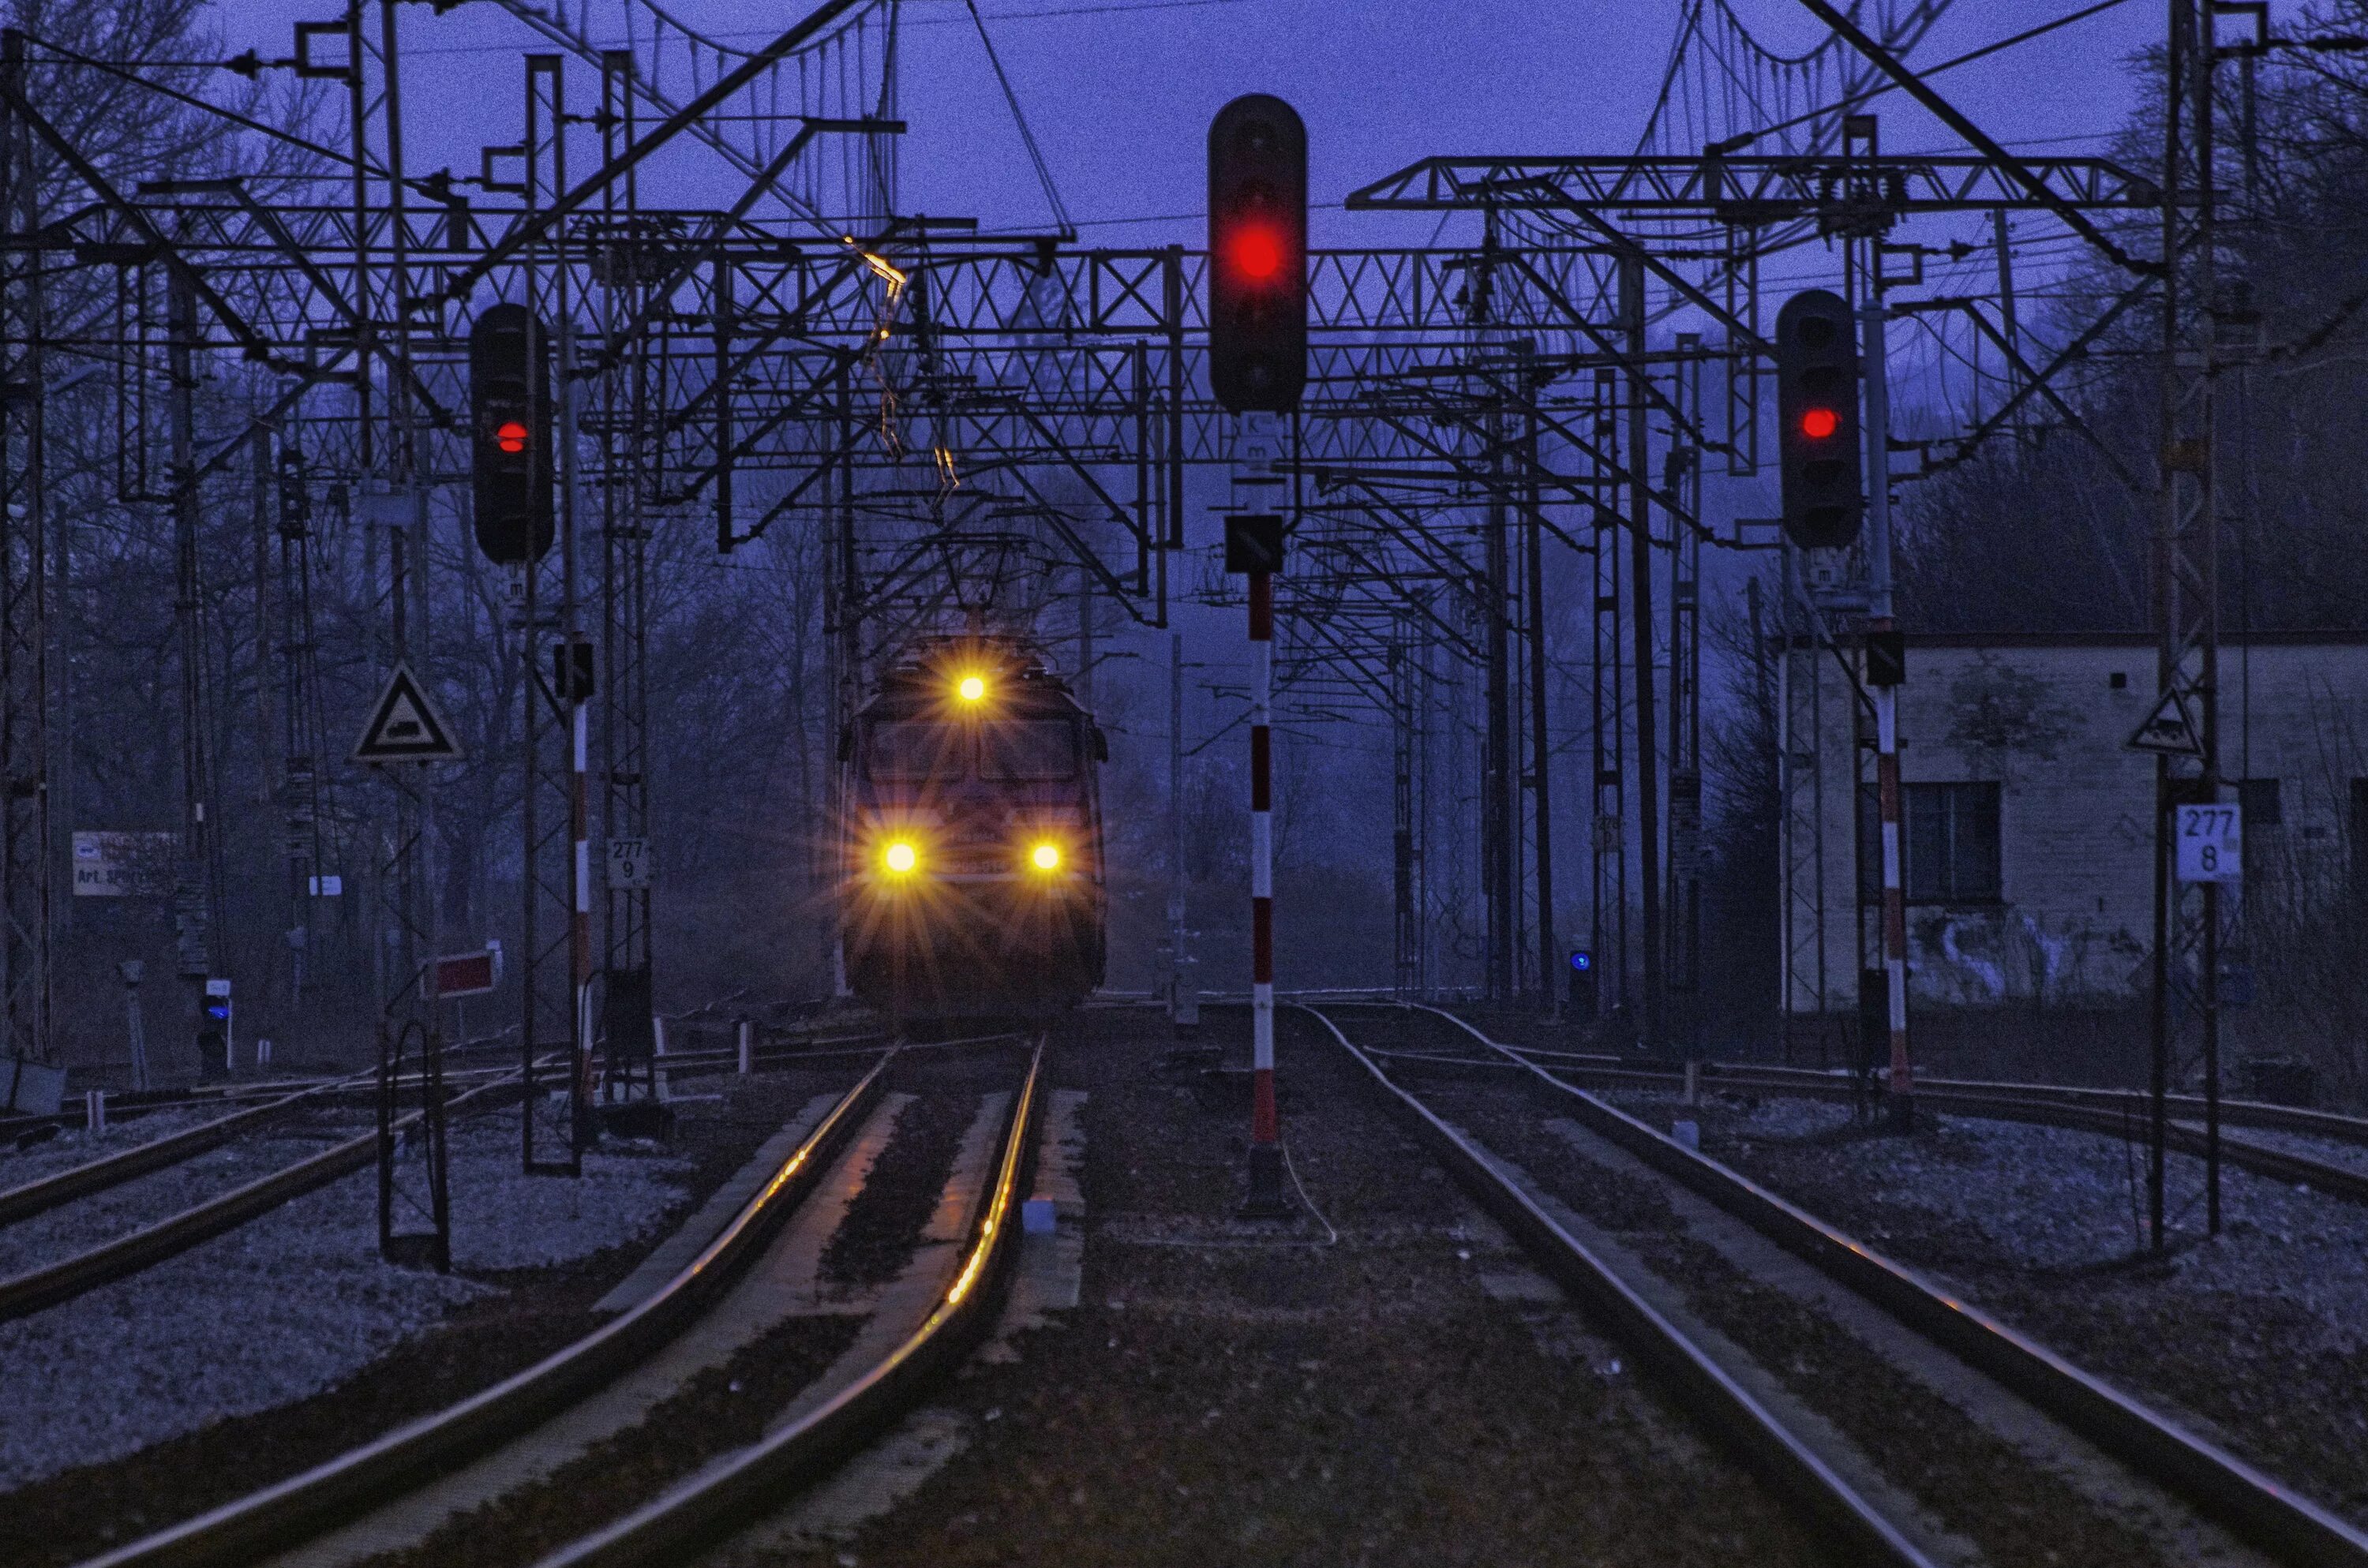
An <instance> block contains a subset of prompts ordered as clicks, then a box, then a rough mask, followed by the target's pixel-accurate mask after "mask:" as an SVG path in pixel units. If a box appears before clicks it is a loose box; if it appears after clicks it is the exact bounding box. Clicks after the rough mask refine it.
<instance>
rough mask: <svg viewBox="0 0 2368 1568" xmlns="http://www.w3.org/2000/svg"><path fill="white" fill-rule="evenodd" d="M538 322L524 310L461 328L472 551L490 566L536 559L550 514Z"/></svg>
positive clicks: (545, 364)
mask: <svg viewBox="0 0 2368 1568" xmlns="http://www.w3.org/2000/svg"><path fill="white" fill-rule="evenodd" d="M544 342H545V338H544V334H543V330H542V323H541V321H540V320H538V319H537V318H536V316H535V314H534V312H531V311H529V310H528V309H527V308H526V307H525V306H524V305H518V304H500V305H495V306H492V307H490V308H488V309H487V310H486V311H485V312H484V313H482V314H480V315H479V316H478V317H477V319H476V321H475V323H474V324H472V325H471V327H470V328H469V446H470V458H471V478H472V489H473V494H474V499H475V503H476V532H477V548H478V549H479V550H480V551H484V556H485V559H486V560H488V561H491V562H495V564H496V565H502V566H516V565H520V564H523V563H524V562H529V561H536V560H540V559H541V556H542V554H543V552H544V551H548V550H549V549H550V548H551V542H552V539H554V538H555V537H556V536H557V532H558V528H557V523H556V519H555V517H554V515H553V511H552V447H553V446H554V444H555V443H554V441H553V435H554V432H553V430H552V417H551V368H550V363H549V358H548V356H547V355H546V353H545V351H544Z"/></svg>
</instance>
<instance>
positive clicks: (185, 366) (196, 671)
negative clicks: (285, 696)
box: [165, 272, 230, 1074]
mask: <svg viewBox="0 0 2368 1568" xmlns="http://www.w3.org/2000/svg"><path fill="white" fill-rule="evenodd" d="M165 301H166V317H165V333H166V335H167V336H168V337H169V339H170V344H169V347H167V349H166V351H165V365H166V372H165V373H166V378H167V380H168V381H169V382H170V383H171V384H170V387H169V391H168V396H169V399H170V403H171V420H172V426H171V437H170V438H171V443H172V468H171V481H170V482H171V484H172V489H173V557H174V562H175V568H174V579H173V580H174V589H173V620H174V625H175V627H176V645H177V647H178V649H179V653H180V665H181V672H180V674H181V843H180V856H179V863H178V865H177V866H176V869H175V872H174V877H173V913H174V915H175V923H176V926H177V927H178V933H177V934H178V937H179V941H178V948H179V959H180V975H181V978H182V979H183V980H184V981H186V982H188V983H189V985H190V987H191V989H192V993H193V994H196V995H197V996H198V997H199V1003H200V1006H199V1008H198V1031H199V1032H198V1038H197V1041H196V1043H197V1045H198V1048H199V1062H198V1068H199V1072H200V1073H201V1074H213V1073H214V1072H216V1071H221V1072H224V1073H227V1072H228V1071H229V1069H230V1063H229V1061H228V1060H227V1051H228V1040H227V1038H226V1037H220V1036H214V1035H212V1033H211V1031H210V1030H208V1029H207V1028H206V1027H205V1013H204V1008H203V1006H202V1002H203V995H204V991H205V983H206V982H207V981H208V980H210V979H212V978H213V977H214V976H213V932H212V928H211V918H210V917H211V915H212V912H213V898H212V891H213V890H212V887H211V879H210V877H209V875H208V872H209V870H210V869H211V865H212V853H211V850H212V845H211V836H212V825H213V824H211V823H209V822H207V821H206V778H207V769H206V763H207V756H206V724H205V677H206V654H205V637H204V629H203V623H202V622H201V621H200V620H199V614H198V612H199V597H198V478H197V473H198V468H197V370H196V367H195V363H194V358H193V353H192V350H193V348H194V347H195V344H196V340H197V335H198V301H197V295H196V292H195V291H194V290H192V288H191V287H190V284H189V281H188V278H187V277H186V276H185V275H184V274H182V273H180V272H175V273H174V274H173V275H172V280H171V283H170V285H169V287H168V289H167V291H166V295H165ZM216 1038H220V1039H222V1040H223V1049H224V1052H225V1059H224V1060H222V1061H221V1062H216V1061H214V1060H213V1059H212V1057H211V1045H210V1043H209V1041H210V1040H211V1039H216Z"/></svg>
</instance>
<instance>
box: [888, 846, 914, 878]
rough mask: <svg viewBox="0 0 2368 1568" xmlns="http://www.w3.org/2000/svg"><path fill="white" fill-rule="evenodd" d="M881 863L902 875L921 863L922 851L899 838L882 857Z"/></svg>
mask: <svg viewBox="0 0 2368 1568" xmlns="http://www.w3.org/2000/svg"><path fill="white" fill-rule="evenodd" d="M880 863H881V864H882V865H883V866H885V867H887V868H888V869H890V870H892V871H894V872H895V873H896V874H897V875H898V876H900V877H901V876H903V875H904V874H905V872H907V871H909V870H911V869H913V868H914V867H916V866H917V865H919V864H920V863H921V856H920V851H918V850H916V849H915V848H914V847H913V846H911V845H909V844H907V843H905V841H904V840H903V839H898V840H897V841H896V842H895V843H894V844H892V845H890V846H888V848H887V852H886V853H884V854H882V856H881V857H880Z"/></svg>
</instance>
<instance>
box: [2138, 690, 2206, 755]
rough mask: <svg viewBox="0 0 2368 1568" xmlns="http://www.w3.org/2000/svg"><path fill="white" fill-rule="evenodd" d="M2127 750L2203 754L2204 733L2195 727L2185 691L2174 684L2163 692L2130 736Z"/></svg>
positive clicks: (2193, 714) (2164, 753)
mask: <svg viewBox="0 0 2368 1568" xmlns="http://www.w3.org/2000/svg"><path fill="white" fill-rule="evenodd" d="M2130 749H2131V750H2133V751H2151V752H2160V753H2162V754H2163V755H2165V756H2203V733H2202V732H2201V731H2199V730H2198V729H2196V727H2195V712H2194V710H2192V709H2191V708H2190V707H2188V705H2187V693H2185V692H2184V691H2181V690H2180V688H2179V687H2175V686H2174V687H2171V688H2170V689H2169V691H2166V692H2164V693H2163V694H2162V700H2161V701H2159V702H2157V703H2156V704H2155V705H2154V711H2153V712H2152V713H2149V714H2147V715H2146V722H2145V723H2143V724H2140V725H2139V726H2138V727H2137V731H2136V733H2134V734H2132V735H2131V736H2130Z"/></svg>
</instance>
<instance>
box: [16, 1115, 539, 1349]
mask: <svg viewBox="0 0 2368 1568" xmlns="http://www.w3.org/2000/svg"><path fill="white" fill-rule="evenodd" d="M517 1082H518V1075H517V1074H516V1073H515V1072H511V1073H508V1074H503V1075H501V1076H499V1077H496V1078H492V1079H489V1080H487V1081H484V1082H481V1083H479V1084H478V1085H476V1086H474V1087H472V1088H468V1089H464V1090H462V1091H461V1093H459V1094H457V1095H454V1096H452V1097H451V1098H450V1100H448V1101H447V1102H446V1103H445V1110H446V1113H447V1114H448V1115H450V1114H455V1113H460V1114H465V1113H467V1112H469V1111H471V1110H482V1109H490V1108H493V1107H494V1106H495V1105H496V1104H498V1103H499V1102H500V1100H501V1098H502V1095H503V1091H504V1090H506V1089H514V1088H515V1087H516V1086H517ZM298 1097H300V1096H291V1097H290V1098H291V1100H293V1099H295V1098H298ZM287 1108H289V1105H288V1102H281V1103H276V1104H273V1105H270V1106H267V1107H263V1108H259V1110H258V1111H257V1112H254V1113H243V1115H256V1116H258V1117H259V1116H260V1112H261V1111H264V1110H268V1111H269V1112H271V1113H273V1115H275V1116H276V1115H278V1114H280V1113H282V1112H283V1111H285V1110H286V1109H287ZM242 1119H243V1118H242ZM418 1119H419V1113H418V1112H417V1111H413V1112H411V1113H410V1114H409V1115H406V1116H404V1117H402V1118H400V1119H398V1120H397V1121H396V1122H395V1128H396V1130H397V1131H404V1130H406V1129H408V1128H410V1127H411V1126H412V1125H413V1124H415V1123H416V1121H417V1120H418ZM220 1125H221V1124H220V1122H216V1123H211V1124H209V1125H208V1126H207V1127H204V1128H199V1129H196V1130H194V1131H219V1129H220ZM243 1130H245V1128H244V1127H242V1128H233V1129H232V1130H231V1131H228V1132H223V1133H221V1135H220V1136H216V1137H213V1138H211V1139H210V1140H208V1141H206V1142H201V1143H199V1144H196V1145H194V1146H185V1147H179V1148H168V1149H166V1150H165V1153H163V1154H162V1155H151V1156H150V1157H149V1161H148V1163H145V1164H140V1163H138V1162H136V1161H135V1162H133V1165H132V1166H131V1168H122V1167H120V1166H119V1165H118V1164H117V1163H118V1162H119V1161H121V1160H125V1159H126V1158H127V1157H128V1156H140V1155H142V1154H144V1153H147V1151H149V1150H150V1149H152V1148H153V1147H154V1144H142V1145H138V1146H135V1147H134V1148H132V1149H131V1150H128V1151H126V1152H125V1154H124V1155H118V1156H111V1157H110V1158H108V1159H107V1160H101V1161H94V1162H91V1163H90V1164H89V1165H79V1166H75V1167H74V1168H72V1169H70V1170H67V1171H64V1172H61V1173H59V1176H56V1177H52V1178H51V1182H44V1183H34V1184H29V1188H28V1187H20V1188H18V1189H17V1193H16V1194H11V1195H8V1196H11V1197H16V1196H18V1195H23V1194H27V1193H28V1190H29V1191H30V1193H31V1194H32V1196H34V1197H41V1196H43V1194H42V1193H41V1192H40V1189H41V1188H43V1187H49V1186H51V1183H63V1184H64V1185H66V1186H69V1187H76V1188H78V1190H75V1191H73V1192H70V1193H67V1194H65V1195H63V1196H55V1195H51V1196H50V1200H49V1201H46V1202H43V1203H41V1204H40V1208H44V1209H46V1208H51V1207H55V1206H56V1205H57V1204H59V1203H63V1202H66V1201H70V1200H72V1199H74V1198H81V1197H86V1196H89V1195H90V1194H91V1193H92V1192H95V1191H97V1190H101V1189H103V1188H104V1187H108V1186H111V1185H114V1184H116V1183H118V1182H121V1181H124V1180H129V1179H130V1178H131V1177H132V1176H139V1175H142V1174H147V1173H151V1172H154V1171H155V1170H159V1169H163V1168H165V1166H167V1165H171V1164H173V1163H174V1162H175V1161H176V1160H185V1159H188V1158H190V1157H192V1156H194V1155H196V1154H198V1153H202V1152H203V1151H204V1150H205V1149H210V1148H214V1147H217V1146H219V1145H220V1144H221V1143H222V1142H225V1141H227V1139H228V1138H230V1137H233V1136H236V1135H237V1133H238V1131H243ZM378 1137H379V1134H378V1129H377V1128H376V1127H374V1126H373V1127H371V1128H369V1129H367V1130H366V1131H361V1132H358V1133H356V1134H354V1135H353V1136H351V1137H347V1138H344V1139H340V1140H339V1141H337V1142H335V1143H332V1144H331V1145H330V1146H329V1147H327V1148H325V1149H323V1150H321V1151H320V1152H319V1153H313V1154H310V1155H307V1156H305V1157H304V1158H302V1159H300V1160H296V1161H293V1162H291V1163H290V1164H288V1165H283V1166H281V1167H280V1168H279V1169H278V1170H275V1171H272V1172H270V1173H268V1174H267V1175H265V1176H258V1177H256V1179H254V1180H253V1181H249V1182H245V1183H244V1184H242V1185H240V1186H238V1187H233V1188H231V1189H230V1190H229V1191H227V1192H222V1193H218V1194H216V1195H215V1196H213V1197H211V1198H209V1199H205V1200H204V1201H202V1202H199V1203H195V1204H191V1205H190V1206H188V1208H186V1209H182V1210H178V1211H176V1212H175V1213H172V1214H168V1215H166V1216H165V1217H164V1218H163V1219H160V1220H156V1221H152V1222H150V1223H148V1224H145V1225H142V1226H139V1227H137V1228H135V1229H133V1230H131V1231H129V1232H126V1233H123V1234H121V1235H118V1236H114V1237H112V1238H110V1239H108V1240H107V1241H104V1242H101V1243H99V1244H97V1245H95V1246H91V1247H87V1248H85V1249H84V1250H83V1251H81V1252H77V1253H74V1254H72V1255H70V1256H65V1257H63V1258H59V1259H57V1260H55V1261H54V1262H51V1263H46V1264H41V1265H39V1266H36V1267H32V1268H28V1269H26V1270H25V1271H23V1272H21V1273H19V1274H17V1275H14V1276H12V1277H10V1278H6V1279H0V1323H6V1322H8V1321H10V1320H12V1319H16V1318H21V1317H26V1316H28V1315H30V1314H31V1313H34V1312H42V1311H45V1310H47V1309H49V1308H51V1307H54V1306H57V1305H59V1304H60V1303H61V1302H64V1301H72V1300H74V1298H75V1297H76V1296H80V1295H82V1294H84V1293H85V1292H87V1291H90V1290H97V1289H98V1288H99V1287H100V1286H102V1285H109V1284H112V1283H114V1282H115V1281H116V1280H119V1279H123V1278H129V1277H131V1275H134V1274H137V1273H139V1272H140V1271H141V1270H142V1269H144V1268H149V1267H154V1266H155V1265H157V1264H159V1263H162V1262H164V1261H165V1259H167V1258H170V1257H174V1256H178V1255H180V1254H181V1253H184V1252H187V1251H188V1249H189V1248H191V1247H193V1246H196V1245H197V1244H199V1243H200V1242H205V1241H209V1240H211V1239H212V1238H213V1237H215V1236H219V1235H221V1234H222V1233H224V1232H227V1231H231V1230H233V1229H235V1228H236V1227H238V1226H240V1225H243V1224H245V1223H246V1221H249V1220H253V1219H256V1217H258V1216H260V1215H263V1214H268V1213H269V1212H270V1211H271V1210H274V1209H277V1208H279V1206H280V1205H281V1204H283V1203H287V1202H290V1200H292V1199H297V1198H301V1197H302V1196H303V1195H304V1194H306V1193H308V1192H313V1191H315V1190H317V1189H319V1188H321V1187H326V1186H327V1185H329V1184H330V1183H331V1182H334V1181H336V1180H338V1179H339V1178H340V1177H343V1176H350V1175H352V1174H353V1173H354V1172H356V1171H359V1170H361V1169H363V1168H365V1167H366V1166H368V1165H370V1162H371V1161H373V1160H375V1159H376V1158H377V1157H378ZM156 1142H159V1143H168V1144H169V1143H172V1142H175V1141H174V1140H158V1141H156ZM28 1211H30V1210H28ZM19 1217H21V1216H19Z"/></svg>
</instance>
